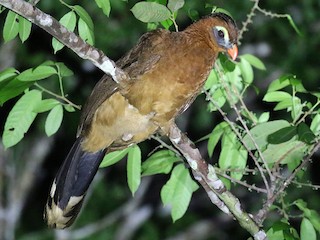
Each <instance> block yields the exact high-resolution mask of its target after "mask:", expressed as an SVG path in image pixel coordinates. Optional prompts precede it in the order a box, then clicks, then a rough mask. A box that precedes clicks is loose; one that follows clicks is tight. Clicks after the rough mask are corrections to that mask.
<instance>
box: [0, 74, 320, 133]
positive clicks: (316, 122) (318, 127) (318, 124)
mask: <svg viewBox="0 0 320 240" xmlns="http://www.w3.org/2000/svg"><path fill="white" fill-rule="evenodd" d="M0 77H1V75H0ZM310 129H311V131H312V132H313V133H314V134H316V135H318V134H319V132H320V114H319V113H318V114H316V115H315V116H314V118H313V119H312V122H311V125H310Z"/></svg>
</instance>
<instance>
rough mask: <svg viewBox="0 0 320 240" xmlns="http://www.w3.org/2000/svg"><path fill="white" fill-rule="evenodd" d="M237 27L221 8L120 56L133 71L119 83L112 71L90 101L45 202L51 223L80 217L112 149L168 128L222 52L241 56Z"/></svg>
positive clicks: (126, 68) (144, 39)
mask: <svg viewBox="0 0 320 240" xmlns="http://www.w3.org/2000/svg"><path fill="white" fill-rule="evenodd" d="M236 42H237V28H236V25H235V23H234V21H233V20H232V19H231V18H230V17H229V16H227V15H225V14H222V13H215V14H212V15H210V16H208V17H206V18H203V19H201V20H199V21H198V22H196V23H194V24H192V25H190V26H189V27H188V28H186V29H185V30H184V31H182V32H169V31H167V30H155V31H152V32H148V33H146V34H144V35H143V36H142V37H141V38H140V40H139V42H138V44H137V45H136V46H135V47H134V48H133V49H132V50H131V51H129V52H128V53H127V54H126V55H125V56H124V57H122V58H121V59H120V60H119V61H117V66H118V67H120V68H122V69H123V70H124V71H125V72H126V73H127V74H128V76H129V77H130V78H129V79H128V80H127V81H124V82H121V83H120V84H119V85H118V84H116V83H115V82H113V80H112V79H111V77H110V76H108V75H105V76H104V77H102V79H101V80H100V81H99V82H98V83H97V85H96V86H95V88H94V89H93V91H92V93H91V95H90V97H89V99H88V100H87V103H86V105H85V106H84V109H83V112H82V116H81V119H80V124H79V128H78V134H77V140H76V142H75V144H74V145H73V147H72V149H71V150H70V152H69V154H68V156H67V158H66V160H65V162H64V163H63V165H62V166H61V168H60V170H59V172H58V174H57V176H56V178H55V180H54V183H53V185H52V188H51V191H50V195H49V198H48V202H47V205H46V208H45V218H46V221H47V223H48V225H49V226H50V227H56V228H65V227H68V226H70V225H71V224H72V223H73V221H74V220H75V218H76V216H77V214H78V212H79V210H80V208H81V204H82V202H83V197H84V195H85V193H86V191H87V189H88V187H89V185H90V183H91V181H92V179H93V177H94V175H95V174H96V171H97V169H98V167H99V164H100V162H101V160H102V158H103V156H104V155H105V153H107V152H111V151H114V150H117V149H123V148H126V147H128V146H129V145H132V144H135V143H139V142H141V141H143V140H145V139H147V138H148V137H150V136H151V135H153V134H155V133H161V134H167V131H168V128H169V126H170V124H171V123H172V122H173V121H174V119H175V117H176V116H177V115H178V114H179V113H181V112H183V111H184V110H185V109H186V108H187V107H188V106H189V105H190V104H191V102H192V101H193V100H194V98H195V97H196V96H197V94H198V93H199V91H200V89H201V87H202V86H203V84H204V82H205V80H206V79H207V77H208V74H209V72H210V70H211V69H212V67H213V64H214V62H215V60H216V58H217V56H218V53H219V52H228V54H229V55H230V56H231V58H232V59H235V58H236V56H237V47H236Z"/></svg>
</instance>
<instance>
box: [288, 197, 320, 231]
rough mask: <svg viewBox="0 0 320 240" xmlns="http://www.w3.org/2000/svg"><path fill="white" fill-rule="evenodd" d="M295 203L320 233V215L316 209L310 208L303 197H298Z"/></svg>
mask: <svg viewBox="0 0 320 240" xmlns="http://www.w3.org/2000/svg"><path fill="white" fill-rule="evenodd" d="M294 204H295V205H296V206H297V207H298V208H299V209H300V210H301V211H303V214H304V217H306V218H308V219H309V220H310V222H311V223H312V225H313V226H314V228H315V229H316V230H317V231H318V232H319V233H320V215H319V213H318V212H316V211H315V210H312V209H309V208H308V207H307V203H306V202H304V201H303V200H302V199H298V200H296V201H295V202H294Z"/></svg>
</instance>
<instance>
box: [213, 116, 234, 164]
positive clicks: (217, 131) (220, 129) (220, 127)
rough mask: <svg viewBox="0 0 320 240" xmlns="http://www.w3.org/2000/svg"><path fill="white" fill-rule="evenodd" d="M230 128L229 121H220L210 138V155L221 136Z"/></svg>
mask: <svg viewBox="0 0 320 240" xmlns="http://www.w3.org/2000/svg"><path fill="white" fill-rule="evenodd" d="M227 130H230V127H229V125H228V123H226V122H222V123H219V124H218V125H217V126H216V127H215V128H214V129H213V130H212V132H211V134H210V136H209V140H208V154H209V157H210V158H211V157H212V154H213V150H214V149H215V147H216V145H217V143H218V141H219V139H220V138H221V136H222V134H223V133H224V132H226V131H227Z"/></svg>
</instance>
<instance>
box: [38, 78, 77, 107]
mask: <svg viewBox="0 0 320 240" xmlns="http://www.w3.org/2000/svg"><path fill="white" fill-rule="evenodd" d="M34 85H35V86H36V87H37V88H39V89H40V90H41V91H43V92H46V93H48V94H50V95H52V96H54V97H56V98H58V99H60V100H62V101H64V102H66V103H68V104H69V105H71V106H72V107H74V108H76V109H78V110H81V106H80V105H76V104H74V103H73V102H71V101H70V100H69V99H67V98H66V97H65V96H60V95H58V94H56V93H54V92H51V91H50V90H48V89H46V88H44V87H42V86H41V85H39V84H38V83H35V84H34Z"/></svg>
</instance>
